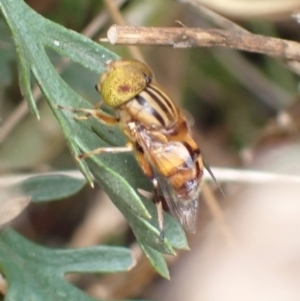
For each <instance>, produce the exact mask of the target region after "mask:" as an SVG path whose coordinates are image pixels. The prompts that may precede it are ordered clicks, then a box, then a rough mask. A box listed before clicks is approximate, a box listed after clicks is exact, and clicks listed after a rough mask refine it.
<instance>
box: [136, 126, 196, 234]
mask: <svg viewBox="0 0 300 301" xmlns="http://www.w3.org/2000/svg"><path fill="white" fill-rule="evenodd" d="M138 143H139V144H140V145H141V147H142V148H143V150H144V154H145V156H146V159H147V161H148V162H149V163H150V165H151V168H152V170H153V173H154V175H155V177H156V178H157V180H158V185H159V186H158V189H159V192H160V194H161V195H162V196H163V197H164V198H165V199H166V201H167V204H168V207H169V208H170V211H171V213H172V215H173V216H174V217H175V218H176V219H177V220H178V221H179V222H180V223H181V224H182V226H183V227H184V229H185V230H186V231H188V232H192V233H194V232H195V230H196V221H197V212H198V199H199V194H200V191H198V193H197V194H196V195H195V196H194V199H189V200H180V199H179V197H178V195H177V193H176V191H175V190H174V188H173V187H172V185H171V184H170V182H169V180H168V179H167V178H166V177H165V176H163V175H162V174H160V173H159V171H158V170H157V169H156V168H155V167H154V165H157V166H163V164H165V163H163V162H168V165H170V164H172V161H170V160H169V158H173V159H176V157H177V156H178V157H180V153H177V152H176V149H178V148H176V147H174V150H173V151H172V147H168V149H169V151H168V152H166V151H165V149H164V148H163V147H164V145H163V144H162V143H160V142H159V141H156V140H155V139H154V138H153V137H151V136H149V134H147V132H146V131H140V132H139V133H138ZM172 143H174V145H175V144H176V143H178V142H169V144H168V145H169V146H170V145H171V144H172ZM160 149H164V151H161V152H159V150H160ZM178 159H182V158H178ZM174 167H176V166H174ZM199 190H200V189H199Z"/></svg>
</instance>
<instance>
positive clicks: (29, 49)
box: [0, 0, 187, 274]
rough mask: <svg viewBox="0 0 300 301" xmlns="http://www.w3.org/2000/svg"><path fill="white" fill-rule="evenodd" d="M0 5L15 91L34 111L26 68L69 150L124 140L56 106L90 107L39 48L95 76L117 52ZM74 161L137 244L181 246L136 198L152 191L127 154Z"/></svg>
mask: <svg viewBox="0 0 300 301" xmlns="http://www.w3.org/2000/svg"><path fill="white" fill-rule="evenodd" d="M0 9H1V10H2V12H3V14H4V16H5V18H6V21H7V23H8V25H9V27H10V29H11V31H12V34H13V37H14V41H15V44H16V46H17V53H18V55H19V60H20V64H19V68H20V70H19V73H20V84H21V90H22V92H23V93H24V95H25V96H26V97H27V100H28V101H29V102H30V103H31V107H32V110H33V111H35V107H34V103H33V99H32V95H31V92H30V91H29V82H30V74H31V73H32V74H33V76H34V77H35V79H36V80H37V82H38V84H39V86H40V88H41V90H42V91H43V93H44V95H45V97H46V98H47V101H48V103H49V105H50V107H51V109H52V110H53V113H54V114H55V116H56V118H57V119H58V121H59V123H60V125H61V128H62V130H63V132H64V135H65V137H66V140H67V143H68V145H69V147H70V149H71V152H72V153H73V155H74V156H75V155H78V154H80V153H81V152H84V151H89V150H93V149H96V148H99V147H101V146H108V145H109V146H119V145H124V144H125V143H126V139H125V138H124V135H123V134H122V132H121V130H120V128H119V127H118V126H106V125H104V124H101V123H100V122H98V121H96V120H94V119H89V120H86V121H78V120H75V119H73V118H72V113H70V112H69V111H67V110H59V109H58V108H57V105H60V106H63V107H66V108H70V107H71V108H91V107H92V106H91V104H89V103H88V102H86V101H85V100H84V99H83V98H82V97H81V96H80V95H78V94H76V93H75V92H74V90H73V89H71V88H70V87H69V86H68V85H67V84H66V82H65V81H63V79H62V78H61V77H60V76H59V75H58V74H57V72H56V70H55V68H54V67H53V65H52V63H51V62H50V60H49V58H48V56H47V54H46V52H45V47H50V48H52V49H54V50H55V51H56V52H58V53H59V54H60V55H62V56H66V57H69V58H70V59H71V60H73V61H74V62H77V63H79V64H81V65H83V66H84V67H86V68H89V69H90V70H92V71H95V72H97V74H99V75H100V74H101V73H102V72H103V71H104V70H105V64H106V62H107V61H108V60H115V59H117V58H118V56H117V55H116V54H114V53H112V52H110V51H108V50H107V49H105V48H104V47H102V46H101V45H99V44H97V43H95V42H93V41H91V40H90V39H88V38H86V37H84V36H82V35H80V34H77V33H75V32H73V31H70V30H67V29H65V28H63V27H61V26H59V25H57V24H55V23H53V22H51V21H49V20H46V19H44V18H43V17H41V16H40V15H38V14H37V13H36V12H34V11H33V10H31V9H30V8H29V7H28V6H27V5H26V3H25V2H24V1H21V0H1V2H0ZM29 70H30V71H31V73H30V72H29ZM95 84H96V83H95V82H93V83H91V87H90V88H91V89H93V88H94V86H95ZM78 165H79V168H80V169H81V171H82V172H83V174H84V175H85V177H86V179H87V181H88V182H89V183H92V181H93V178H95V179H96V180H97V182H99V184H100V185H101V187H103V189H104V190H105V191H106V193H107V194H108V195H109V197H110V198H111V200H112V201H113V202H114V203H115V204H116V206H117V207H118V208H119V209H120V210H121V211H122V213H123V214H124V216H125V217H126V219H127V220H128V222H129V223H130V225H131V227H132V229H133V231H134V233H135V235H136V236H137V238H138V240H139V241H140V242H141V243H142V244H143V246H146V247H147V246H148V247H149V248H152V249H153V250H156V251H159V252H162V253H167V254H175V251H174V248H182V249H186V248H187V243H186V238H185V235H184V232H183V231H182V229H180V226H178V223H176V222H174V220H173V219H171V218H169V217H166V222H165V227H166V239H164V240H163V241H161V239H160V231H159V228H158V225H157V221H156V210H155V206H154V205H153V204H151V202H150V201H149V200H147V201H142V200H141V198H140V196H139V194H138V193H137V189H138V188H141V189H144V190H148V191H150V190H152V185H151V182H150V181H149V179H147V177H146V176H145V175H144V174H143V172H142V171H141V169H140V167H139V166H138V164H137V162H136V160H135V158H134V156H133V154H101V155H99V156H93V157H92V158H89V159H87V160H81V161H79V162H78ZM148 204H149V206H148ZM148 210H151V212H150V213H149V211H148ZM151 216H152V219H150V217H151ZM148 253H149V254H150V252H148ZM153 254H154V253H153ZM154 257H157V256H156V255H155V256H154V255H153V259H152V262H154V261H155V259H154ZM158 271H159V270H158ZM164 274H166V273H165V272H164Z"/></svg>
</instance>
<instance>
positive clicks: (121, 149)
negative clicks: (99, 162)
mask: <svg viewBox="0 0 300 301" xmlns="http://www.w3.org/2000/svg"><path fill="white" fill-rule="evenodd" d="M133 150H134V147H133V144H132V143H131V142H128V143H127V144H126V146H120V147H99V148H96V149H94V150H92V151H90V152H87V153H82V154H80V155H78V156H76V160H78V161H79V160H81V159H84V158H88V157H90V156H92V155H99V154H103V153H106V154H117V153H129V152H132V151H133Z"/></svg>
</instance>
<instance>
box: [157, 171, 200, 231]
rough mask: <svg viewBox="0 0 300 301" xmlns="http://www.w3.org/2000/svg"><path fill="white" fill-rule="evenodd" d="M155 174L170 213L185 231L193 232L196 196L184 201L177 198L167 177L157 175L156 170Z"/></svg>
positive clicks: (195, 222)
mask: <svg viewBox="0 0 300 301" xmlns="http://www.w3.org/2000/svg"><path fill="white" fill-rule="evenodd" d="M155 175H156V177H157V179H158V183H159V192H160V194H161V195H163V197H164V198H165V200H166V201H167V204H168V207H169V209H170V211H171V213H172V215H173V216H174V217H175V218H176V219H177V220H178V221H179V222H180V224H181V225H182V226H183V227H184V229H185V230H186V231H188V232H191V233H195V231H196V224H197V216H198V203H199V199H198V197H197V198H195V199H191V200H189V201H185V202H183V201H181V200H179V198H178V197H177V195H176V192H175V191H174V189H173V188H172V186H171V185H170V183H169V181H168V179H166V178H165V177H162V176H161V175H159V174H158V172H157V171H155Z"/></svg>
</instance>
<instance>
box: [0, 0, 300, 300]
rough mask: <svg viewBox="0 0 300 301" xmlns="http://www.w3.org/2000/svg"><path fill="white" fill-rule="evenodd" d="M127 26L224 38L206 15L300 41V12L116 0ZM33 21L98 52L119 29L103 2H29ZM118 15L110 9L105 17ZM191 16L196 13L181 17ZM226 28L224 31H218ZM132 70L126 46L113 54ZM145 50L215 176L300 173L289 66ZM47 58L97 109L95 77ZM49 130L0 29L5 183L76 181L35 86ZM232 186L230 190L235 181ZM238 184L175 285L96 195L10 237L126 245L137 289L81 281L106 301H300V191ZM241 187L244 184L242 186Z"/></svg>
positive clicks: (233, 0)
mask: <svg viewBox="0 0 300 301" xmlns="http://www.w3.org/2000/svg"><path fill="white" fill-rule="evenodd" d="M111 1H112V2H113V3H115V4H117V6H118V7H119V11H120V13H121V15H122V16H123V18H124V19H125V20H126V22H127V24H129V25H136V26H138V25H141V26H160V27H173V26H179V25H178V24H177V23H176V21H180V22H181V23H183V24H184V25H185V26H188V27H202V28H220V27H219V25H218V24H216V23H217V22H216V20H220V19H219V18H218V17H214V18H213V19H212V18H211V17H209V16H208V15H207V13H205V12H204V11H203V10H201V9H198V8H197V7H196V6H194V5H192V4H193V3H194V4H197V3H201V4H203V5H205V6H206V7H207V8H210V9H212V10H213V11H215V12H216V13H218V14H220V15H221V16H223V17H225V18H228V19H229V20H231V21H232V22H234V23H236V24H238V25H240V26H242V27H243V28H245V29H246V30H248V31H250V32H251V33H256V34H261V35H267V36H272V37H279V38H283V39H290V40H295V41H299V38H300V24H299V23H298V21H299V20H300V15H299V17H298V19H297V16H298V15H297V13H298V11H299V14H300V2H299V1H298V0H297V1H296V0H285V1H282V0H256V1H253V0H240V1H237V0H227V1H222V0H210V1H207V0H201V1H200V0H199V1H196V0H195V1H181V2H179V1H174V0H164V1H161V0H151V1H150V0H128V1H126V0H119V1H114V0H111ZM26 2H27V3H28V4H29V5H30V6H31V7H32V8H33V9H35V10H36V11H37V12H39V13H40V14H42V15H44V16H45V17H46V18H49V19H51V20H53V21H55V22H57V23H59V24H61V25H63V26H65V27H67V28H69V29H73V30H75V31H78V32H81V33H84V34H86V35H88V36H90V37H91V38H92V39H94V40H96V41H98V40H99V38H100V37H101V38H103V37H106V31H107V29H108V28H109V26H110V25H111V24H113V23H115V21H114V20H113V19H112V17H111V16H110V14H109V12H108V10H107V7H106V4H105V1H96V0H43V1H41V0H28V1H26ZM107 2H108V3H109V2H110V1H106V3H107ZM184 2H192V4H191V3H184ZM220 18H221V17H220ZM297 20H298V21H297ZM105 46H107V47H108V48H109V49H111V50H112V51H114V52H116V53H117V54H119V55H120V56H121V57H125V58H129V57H130V53H129V51H128V49H127V48H126V47H124V46H111V45H105ZM140 50H141V52H142V54H143V56H144V58H145V61H146V62H147V63H148V65H149V66H150V67H151V68H152V70H153V71H154V73H155V76H156V80H157V81H158V82H159V83H160V84H161V85H162V86H163V87H165V89H166V90H167V91H168V92H169V93H170V94H171V95H172V96H173V98H174V99H175V101H176V102H177V103H179V104H180V105H181V107H182V108H184V110H186V111H187V112H189V113H188V114H190V115H189V116H191V118H193V119H194V125H193V131H194V134H195V137H196V140H197V142H198V143H199V146H200V148H201V150H202V152H203V154H204V157H205V159H206V161H207V162H208V163H209V164H210V166H212V167H214V166H218V167H223V168H225V169H224V170H225V171H226V170H227V169H228V168H234V169H237V170H238V171H240V172H241V175H242V172H243V171H247V170H258V171H266V172H273V173H275V174H278V175H280V174H284V175H291V176H295V177H296V176H297V175H299V173H300V145H299V126H300V119H299V117H300V104H299V93H298V86H299V79H298V75H297V74H296V72H293V71H292V70H291V69H290V68H289V67H288V64H287V63H288V62H285V61H284V60H279V59H274V58H270V57H266V56H263V55H259V54H254V53H245V52H243V53H242V52H237V51H235V50H229V49H221V48H213V49H211V48H194V49H172V48H168V47H154V46H143V47H140ZM49 57H50V58H51V60H52V62H53V64H54V65H56V66H57V68H58V70H59V72H60V73H61V76H62V77H63V78H64V80H65V81H66V82H67V83H68V84H69V85H70V86H71V87H72V88H73V89H74V90H75V91H77V92H78V93H79V94H81V95H82V96H83V97H85V98H86V99H87V100H89V101H90V102H92V103H95V104H96V103H97V101H98V94H97V92H96V91H95V90H94V86H95V84H96V82H97V80H98V77H99V75H98V74H94V73H92V72H89V71H88V70H86V69H84V68H83V67H82V66H79V65H76V64H74V63H72V62H67V61H62V60H61V59H62V58H61V57H59V56H58V55H57V54H56V53H54V52H52V51H49ZM32 86H33V89H34V91H35V92H34V93H35V95H36V99H38V100H39V110H40V113H41V120H40V121H37V120H36V119H35V118H34V117H33V116H31V115H30V113H28V111H27V105H26V103H25V102H24V100H23V98H22V95H21V92H20V90H19V85H18V75H17V61H16V52H15V46H14V44H13V41H12V39H11V34H10V32H9V30H8V28H7V26H6V24H5V22H4V19H3V17H2V16H1V15H0V175H1V176H6V175H8V174H19V173H22V174H24V173H25V174H26V173H28V174H31V173H33V172H41V171H53V170H67V169H76V165H75V161H74V159H73V158H72V156H71V155H70V152H69V150H68V149H67V147H66V144H65V140H64V137H63V135H62V131H61V130H60V128H59V125H58V123H57V121H56V120H55V118H54V116H53V115H52V112H51V111H50V109H49V108H48V106H47V104H46V102H45V101H43V98H42V97H41V95H40V93H39V91H38V89H37V88H36V83H35V82H33V83H32ZM225 178H226V177H225ZM239 180H240V177H239V176H236V178H235V179H233V180H231V181H230V182H229V181H226V179H219V182H220V183H222V187H223V189H224V190H225V193H226V198H224V197H223V196H222V195H221V194H220V193H219V192H218V191H216V196H217V197H218V201H219V204H220V206H221V208H222V212H223V215H224V220H223V223H222V224H220V223H219V222H217V221H216V220H215V219H214V218H213V217H212V215H211V213H210V210H209V209H208V207H207V206H206V202H205V200H202V202H201V203H200V209H201V210H200V214H199V225H198V231H197V234H195V235H190V236H189V242H190V247H191V251H190V252H182V253H180V254H179V255H178V256H177V258H175V259H174V258H170V260H169V261H170V270H171V281H166V280H163V279H162V278H160V277H156V275H155V273H154V272H153V269H152V268H151V267H150V265H149V264H148V263H147V260H146V259H145V258H143V257H142V255H140V251H139V250H138V248H137V246H136V245H135V243H134V237H133V236H132V234H131V232H130V229H128V227H127V224H126V221H125V220H124V219H123V217H122V216H121V214H120V213H119V212H118V210H117V209H116V208H114V207H113V205H112V204H111V203H110V201H109V200H108V199H107V197H106V196H105V194H104V193H103V192H102V190H101V188H100V187H96V188H95V189H93V190H92V189H90V188H89V187H86V188H85V189H84V190H83V191H81V192H80V193H79V194H78V195H76V196H74V197H72V198H70V199H67V200H64V201H62V202H58V203H55V204H51V203H49V204H46V205H45V204H43V205H31V206H30V207H29V208H28V209H27V210H26V211H25V212H24V213H23V214H22V215H21V216H20V217H19V218H18V219H17V221H15V222H14V226H15V227H16V228H17V229H18V230H19V231H21V232H22V233H23V234H24V235H26V236H27V237H29V238H30V239H31V240H33V241H36V242H39V243H41V244H44V245H48V246H54V247H57V246H72V247H80V246H88V245H95V244H117V245H125V246H131V247H132V248H133V250H135V252H136V253H137V254H138V255H137V256H138V257H139V261H138V265H137V267H136V268H135V269H133V270H132V271H131V272H130V274H129V275H127V274H126V275H114V276H106V277H100V276H91V275H89V276H86V277H80V278H79V277H73V278H72V279H71V280H72V281H74V282H75V283H76V284H77V285H78V286H79V287H81V288H82V289H84V290H86V291H87V292H88V293H89V294H91V295H93V296H95V297H98V298H108V299H113V298H116V299H124V298H144V299H146V298H147V299H153V300H173V301H177V300H178V301H179V300H189V301H193V300H202V301H214V300H231V301H232V300H272V301H275V300H299V299H300V286H299V283H300V235H299V229H300V197H299V196H300V187H299V184H297V183H296V181H295V183H296V184H295V183H294V184H293V181H290V182H289V181H285V182H284V181H275V180H274V181H273V182H269V183H265V182H260V181H259V179H257V180H256V181H255V182H256V183H255V184H253V183H252V184H251V183H250V182H251V181H250V179H249V183H248V182H247V176H246V180H244V183H243V184H241V183H238V182H239ZM232 182H234V183H232Z"/></svg>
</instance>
